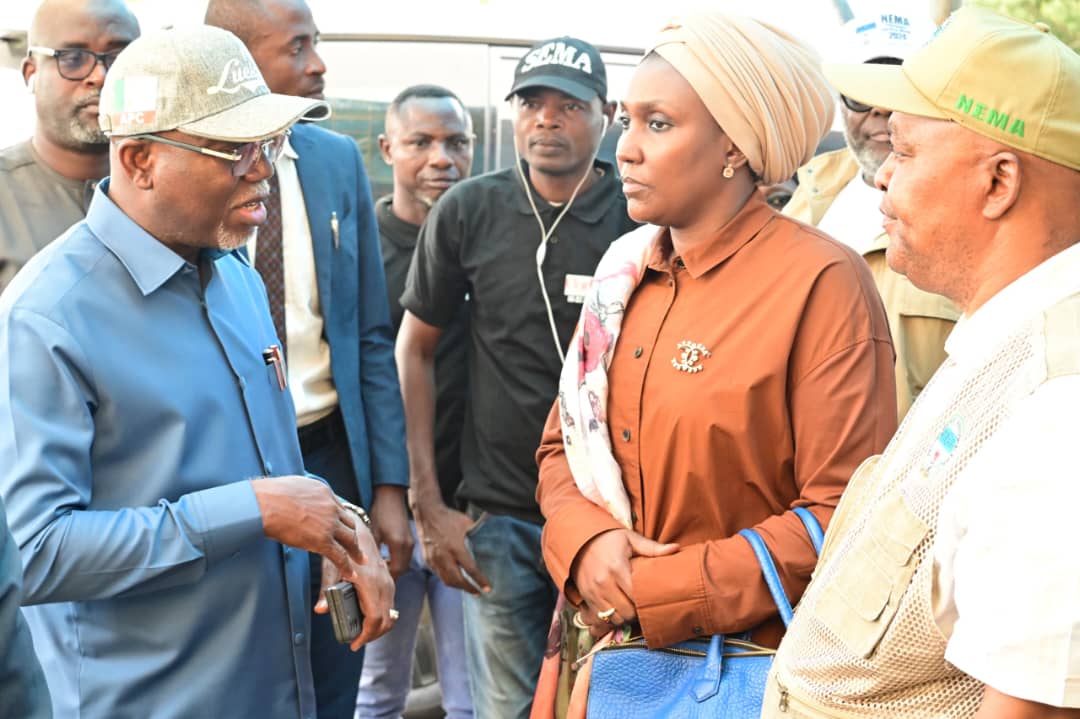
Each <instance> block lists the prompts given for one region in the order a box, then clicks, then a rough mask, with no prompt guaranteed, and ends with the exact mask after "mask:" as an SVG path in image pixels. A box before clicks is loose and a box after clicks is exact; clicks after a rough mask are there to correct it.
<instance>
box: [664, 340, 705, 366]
mask: <svg viewBox="0 0 1080 719" xmlns="http://www.w3.org/2000/svg"><path fill="white" fill-rule="evenodd" d="M678 347H679V349H680V350H682V354H681V355H679V358H678V359H675V358H674V357H672V359H671V366H672V367H674V368H675V369H677V370H679V371H680V372H689V373H690V374H694V373H696V372H700V371H701V370H703V369H705V368H704V367H702V366H701V365H700V364H698V362H699V361H701V359H702V358H704V357H712V353H711V352H709V350H707V349H705V345H703V344H700V343H698V342H687V341H686V340H683V341H682V342H680V343H679V345H678Z"/></svg>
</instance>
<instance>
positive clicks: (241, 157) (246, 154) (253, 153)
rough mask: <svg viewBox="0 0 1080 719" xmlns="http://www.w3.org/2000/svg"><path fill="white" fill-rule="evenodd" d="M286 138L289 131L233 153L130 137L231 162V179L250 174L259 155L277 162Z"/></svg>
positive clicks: (247, 144) (149, 137)
mask: <svg viewBox="0 0 1080 719" xmlns="http://www.w3.org/2000/svg"><path fill="white" fill-rule="evenodd" d="M288 136H289V131H288V130H286V131H285V132H283V133H281V134H280V135H274V136H273V137H271V138H269V139H266V140H256V141H255V142H245V143H244V144H243V145H239V146H237V147H236V149H235V150H234V151H233V152H222V151H220V150H211V149H210V148H209V147H202V146H201V145H192V144H189V143H187V142H180V141H179V140H174V139H172V138H171V137H161V136H160V135H132V136H131V137H132V139H136V140H149V141H150V142H160V143H162V144H163V145H172V146H173V147H179V148H182V149H184V150H191V151H192V152H198V153H199V154H201V155H209V156H210V157H219V158H221V159H222V160H229V161H230V162H232V174H233V177H243V176H244V175H246V174H248V173H249V172H251V168H252V167H254V166H255V162H256V161H257V160H258V159H259V155H260V154H261V155H262V156H263V157H264V158H266V161H267V162H268V163H269V164H271V165H273V164H274V163H275V162H277V159H278V158H279V157H281V151H282V150H283V149H285V138H287V137H288Z"/></svg>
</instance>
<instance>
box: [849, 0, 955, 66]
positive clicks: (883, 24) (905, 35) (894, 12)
mask: <svg viewBox="0 0 1080 719" xmlns="http://www.w3.org/2000/svg"><path fill="white" fill-rule="evenodd" d="M935 29H936V28H935V27H934V24H933V23H932V22H931V21H930V19H929V18H928V17H927V16H926V15H925V14H920V13H914V12H911V10H910V8H902V7H901V6H899V5H895V4H892V5H890V4H884V3H883V4H879V5H877V9H876V11H875V12H872V13H869V14H864V15H860V16H857V17H856V18H855V19H854V20H851V21H849V22H848V23H846V24H845V25H844V34H845V39H844V42H843V50H842V52H843V59H842V60H840V59H839V58H838V60H840V61H842V62H850V63H862V62H869V61H870V60H874V59H877V58H880V57H894V58H896V59H898V60H906V59H907V58H908V56H910V55H911V54H912V53H913V52H915V51H916V50H918V49H919V48H920V47H922V46H923V45H925V44H926V43H927V41H929V40H930V38H931V37H932V36H933V34H934V30H935Z"/></svg>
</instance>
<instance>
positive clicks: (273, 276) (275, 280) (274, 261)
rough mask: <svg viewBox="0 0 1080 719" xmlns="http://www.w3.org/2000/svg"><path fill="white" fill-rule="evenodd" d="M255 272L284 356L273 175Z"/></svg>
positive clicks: (276, 196) (278, 202)
mask: <svg viewBox="0 0 1080 719" xmlns="http://www.w3.org/2000/svg"><path fill="white" fill-rule="evenodd" d="M255 269H256V270H257V271H258V273H259V274H260V275H262V278H263V284H265V285H266V294H267V297H268V298H269V299H270V316H271V317H272V318H273V319H274V329H275V330H277V336H278V339H279V340H280V341H281V351H282V352H283V353H284V352H285V336H286V335H285V263H284V260H283V257H282V252H281V192H280V191H279V188H278V177H277V173H275V174H274V175H273V176H272V177H271V178H270V197H269V198H267V200H266V222H265V223H263V225H262V226H261V227H259V237H258V242H257V243H256V244H255Z"/></svg>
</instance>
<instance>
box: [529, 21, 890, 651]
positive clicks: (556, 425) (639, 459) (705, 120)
mask: <svg viewBox="0 0 1080 719" xmlns="http://www.w3.org/2000/svg"><path fill="white" fill-rule="evenodd" d="M832 107H833V99H832V96H831V94H830V92H829V89H828V87H827V86H826V85H825V81H824V79H823V78H822V76H821V74H820V71H819V68H818V61H817V59H816V57H814V55H813V53H812V52H811V51H810V50H808V49H807V48H806V47H805V46H803V45H801V44H799V43H798V42H797V41H796V40H794V39H793V38H791V37H790V36H788V35H786V34H784V33H782V32H780V31H777V30H775V29H773V28H771V27H768V26H766V25H764V24H762V23H759V22H757V21H754V20H751V19H748V18H741V17H733V16H727V15H722V14H719V13H707V14H701V15H695V16H692V17H686V18H682V19H681V20H679V21H673V22H672V23H671V24H669V26H668V27H666V28H665V29H664V30H663V31H662V32H661V34H660V36H659V38H658V40H657V43H656V45H655V46H654V47H653V48H652V50H651V51H650V52H649V53H648V54H647V55H646V57H645V59H644V60H643V61H642V62H641V64H640V65H639V66H638V68H637V70H636V71H635V73H634V76H633V79H632V81H631V84H630V87H629V90H628V92H627V95H626V97H625V98H624V99H623V101H622V102H621V115H620V120H621V123H622V127H623V133H622V136H621V137H620V140H619V146H618V150H617V159H618V163H619V170H620V172H621V174H622V180H623V189H624V191H625V193H626V197H627V200H628V208H629V212H630V215H631V217H633V218H634V219H635V220H638V221H640V222H645V223H650V225H651V226H646V227H643V228H641V229H639V230H637V231H635V232H633V233H631V234H629V235H627V236H625V237H623V238H622V239H620V240H618V241H617V242H616V243H614V244H613V245H612V247H611V249H610V250H609V251H608V253H607V255H606V256H605V258H604V259H603V260H602V261H601V263H600V266H599V268H598V269H597V273H596V279H595V282H594V284H593V288H592V290H591V292H590V294H589V296H588V297H587V299H586V303H585V308H584V310H583V314H582V321H581V324H580V326H579V328H578V332H577V334H576V335H575V338H574V340H573V341H572V343H571V348H570V352H569V353H568V355H567V363H566V366H565V367H564V371H563V378H562V382H561V383H560V397H559V401H558V402H556V405H555V407H554V408H553V409H552V413H551V415H550V417H549V419H548V423H547V427H546V430H545V432H544V436H543V440H542V444H541V447H540V450H539V452H538V455H537V457H538V461H539V465H540V482H539V487H538V489H537V497H538V499H539V502H540V507H541V510H542V511H543V513H544V516H545V518H546V526H545V529H544V538H543V548H544V558H545V561H546V562H547V566H548V569H549V570H550V572H551V575H552V577H553V578H554V579H555V581H556V582H557V583H558V585H559V587H560V589H562V590H563V591H564V593H565V595H566V597H567V599H568V600H569V601H570V602H571V603H573V604H574V605H576V606H577V607H578V609H579V610H580V611H579V620H580V621H583V622H585V623H587V624H589V625H590V626H591V628H592V630H593V634H594V635H600V634H603V633H605V632H606V631H607V630H609V629H611V628H612V627H613V626H617V625H621V624H626V623H631V624H634V625H635V630H636V627H640V631H641V633H643V634H644V637H645V640H646V641H647V643H648V645H649V646H650V647H660V646H666V645H670V644H672V643H674V642H678V641H682V640H685V639H689V638H691V637H695V636H707V635H711V634H715V633H724V634H729V633H739V632H745V631H751V632H752V635H753V639H754V640H755V641H758V642H759V643H763V644H766V645H769V646H776V644H777V643H778V641H779V637H780V634H781V632H782V624H781V622H780V621H779V618H778V617H777V611H776V607H775V605H774V603H773V600H772V599H771V597H770V595H769V593H768V590H767V589H766V586H765V584H764V582H763V581H762V577H761V570H760V567H759V565H758V562H757V560H756V559H755V557H754V554H753V553H752V550H751V548H750V546H749V544H748V543H747V542H746V541H745V540H744V539H742V538H741V537H738V536H735V535H737V533H738V531H739V530H740V529H743V528H746V527H753V528H755V529H756V530H757V531H758V532H759V533H760V534H761V536H762V537H763V538H764V539H765V541H766V543H767V545H768V547H769V550H770V552H771V553H772V555H773V557H774V558H775V561H776V565H777V568H778V570H779V573H780V576H781V579H782V581H783V584H784V588H785V589H786V590H787V593H788V595H789V597H791V599H792V600H793V601H794V600H796V599H798V597H799V596H800V595H801V593H802V591H803V589H804V588H805V586H806V584H807V583H808V581H809V579H810V572H811V570H812V569H813V567H814V563H815V555H814V551H813V548H812V546H811V544H810V541H809V539H808V537H807V536H806V531H805V529H804V528H803V525H802V523H801V522H800V521H799V519H798V518H797V517H796V516H795V515H794V514H792V512H791V511H790V510H791V509H793V508H794V507H797V506H805V507H808V508H810V510H811V511H812V512H813V513H814V514H815V515H816V516H817V518H818V519H819V521H820V522H821V523H822V524H823V525H824V524H825V523H826V522H827V521H828V519H829V517H830V516H831V514H832V511H833V509H834V507H835V506H836V503H837V501H838V500H839V497H840V493H841V492H842V490H843V488H844V486H845V484H846V482H847V480H848V478H849V477H850V476H851V474H852V473H853V471H854V470H855V468H856V466H857V465H858V464H859V463H860V462H861V461H862V460H863V459H865V458H866V457H868V456H870V455H872V454H875V453H877V452H880V451H881V449H882V448H883V447H884V446H885V444H886V443H887V441H888V439H889V437H890V436H891V435H892V433H893V431H894V430H895V428H896V404H895V401H896V400H895V391H894V381H893V352H892V345H891V343H890V340H889V330H888V327H887V324H886V319H885V315H884V312H883V309H882V306H881V302H880V299H879V298H878V296H877V292H876V290H875V289H874V284H873V281H872V279H871V277H870V274H869V272H868V270H867V268H866V265H865V263H864V262H863V261H862V259H861V258H860V257H859V256H858V255H857V254H855V253H854V252H852V251H851V250H849V249H847V248H846V247H844V246H842V245H841V244H839V243H837V242H835V241H833V240H831V239H830V238H828V237H827V236H825V235H823V234H821V233H820V232H818V231H817V230H815V229H813V228H811V227H808V226H806V225H803V224H801V223H798V222H796V221H793V220H791V219H788V218H786V217H783V216H781V215H780V214H778V213H777V212H775V211H774V210H773V209H772V208H770V207H769V206H768V205H767V204H766V203H765V202H764V200H762V199H761V197H760V196H759V194H758V193H756V192H755V186H756V184H757V183H758V182H765V183H774V182H778V181H780V180H783V179H786V178H788V177H790V176H791V175H792V174H793V173H794V172H795V169H796V168H797V167H799V166H800V165H801V164H803V163H804V162H805V161H806V160H808V159H809V158H810V157H811V156H812V154H813V151H814V148H815V146H816V145H817V143H818V142H819V141H820V139H821V137H822V136H823V135H824V134H825V132H826V131H827V130H828V128H829V126H830V124H831V119H832Z"/></svg>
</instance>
